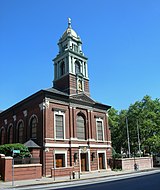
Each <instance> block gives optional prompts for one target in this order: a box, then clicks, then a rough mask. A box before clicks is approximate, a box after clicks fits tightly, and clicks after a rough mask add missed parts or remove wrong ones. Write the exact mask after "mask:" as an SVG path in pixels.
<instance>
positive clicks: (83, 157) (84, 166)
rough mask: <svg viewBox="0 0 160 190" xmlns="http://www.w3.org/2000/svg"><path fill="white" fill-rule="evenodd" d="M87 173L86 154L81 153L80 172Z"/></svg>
mask: <svg viewBox="0 0 160 190" xmlns="http://www.w3.org/2000/svg"><path fill="white" fill-rule="evenodd" d="M85 171H88V154H87V153H81V172H85Z"/></svg>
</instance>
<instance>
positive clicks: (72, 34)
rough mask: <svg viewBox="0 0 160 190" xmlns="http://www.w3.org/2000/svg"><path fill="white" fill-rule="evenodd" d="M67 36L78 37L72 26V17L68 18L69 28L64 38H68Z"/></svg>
mask: <svg viewBox="0 0 160 190" xmlns="http://www.w3.org/2000/svg"><path fill="white" fill-rule="evenodd" d="M67 36H72V37H73V38H78V35H77V33H76V32H75V31H74V30H73V29H72V27H71V19H70V18H68V28H67V29H66V31H65V32H64V33H63V35H62V39H64V38H66V37H67Z"/></svg>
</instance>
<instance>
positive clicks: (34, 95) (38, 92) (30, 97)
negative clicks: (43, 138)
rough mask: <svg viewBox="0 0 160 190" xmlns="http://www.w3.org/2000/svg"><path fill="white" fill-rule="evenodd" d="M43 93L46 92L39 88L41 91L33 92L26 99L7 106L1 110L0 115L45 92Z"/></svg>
mask: <svg viewBox="0 0 160 190" xmlns="http://www.w3.org/2000/svg"><path fill="white" fill-rule="evenodd" d="M43 93H44V92H43V90H39V91H37V92H35V93H34V94H32V95H30V96H28V97H26V98H25V99H23V100H21V101H19V102H17V103H16V104H14V105H12V106H11V107H9V108H7V109H6V110H4V111H2V112H0V116H2V115H4V114H6V113H7V112H9V111H10V110H12V109H14V108H16V107H18V106H20V105H22V104H24V103H26V102H28V101H30V100H31V99H33V98H34V97H36V96H38V95H39V94H43Z"/></svg>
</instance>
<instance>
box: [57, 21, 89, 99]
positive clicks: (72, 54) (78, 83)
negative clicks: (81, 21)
mask: <svg viewBox="0 0 160 190" xmlns="http://www.w3.org/2000/svg"><path fill="white" fill-rule="evenodd" d="M58 46H59V53H58V55H57V56H56V58H55V59H53V62H54V81H53V86H54V88H56V89H58V90H60V91H62V92H65V93H67V94H68V95H75V94H80V93H85V94H86V95H88V96H90V93H89V78H88V66H87V60H88V59H87V57H85V56H84V53H83V52H82V41H81V39H80V37H79V36H78V35H77V33H76V32H75V31H74V30H73V29H72V27H71V19H70V18H69V19H68V28H67V29H66V31H65V32H64V33H63V35H62V37H61V38H60V39H59V42H58Z"/></svg>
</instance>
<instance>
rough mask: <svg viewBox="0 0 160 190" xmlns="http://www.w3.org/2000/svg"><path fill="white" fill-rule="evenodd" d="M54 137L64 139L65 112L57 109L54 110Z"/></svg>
mask: <svg viewBox="0 0 160 190" xmlns="http://www.w3.org/2000/svg"><path fill="white" fill-rule="evenodd" d="M54 116H55V120H54V121H55V122H54V123H55V127H54V131H55V135H54V136H55V138H56V139H64V138H65V122H64V121H65V114H64V112H61V111H58V112H55V115H54Z"/></svg>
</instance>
